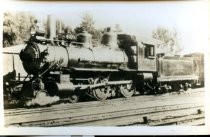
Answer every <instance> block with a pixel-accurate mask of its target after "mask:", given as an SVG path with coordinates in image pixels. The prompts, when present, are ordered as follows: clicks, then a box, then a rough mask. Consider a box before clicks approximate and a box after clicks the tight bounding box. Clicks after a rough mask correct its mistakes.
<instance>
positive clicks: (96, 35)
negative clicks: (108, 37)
mask: <svg viewBox="0 0 210 137" xmlns="http://www.w3.org/2000/svg"><path fill="white" fill-rule="evenodd" d="M94 25H95V21H94V19H93V16H92V15H91V14H89V13H88V12H86V13H84V14H83V16H82V21H81V23H80V26H79V27H76V28H75V29H74V31H75V33H76V34H78V33H81V32H83V31H84V30H85V31H87V32H88V33H90V34H91V35H92V38H93V43H97V42H96V41H100V39H101V36H102V30H100V29H96V28H95V26H94Z"/></svg>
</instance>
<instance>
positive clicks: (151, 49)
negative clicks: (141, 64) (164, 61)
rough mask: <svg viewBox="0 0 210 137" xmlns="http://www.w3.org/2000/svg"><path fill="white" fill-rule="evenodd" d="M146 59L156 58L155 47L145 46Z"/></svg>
mask: <svg viewBox="0 0 210 137" xmlns="http://www.w3.org/2000/svg"><path fill="white" fill-rule="evenodd" d="M145 58H155V47H154V45H147V44H146V45H145Z"/></svg>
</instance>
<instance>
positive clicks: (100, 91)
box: [20, 22, 198, 102]
mask: <svg viewBox="0 0 210 137" xmlns="http://www.w3.org/2000/svg"><path fill="white" fill-rule="evenodd" d="M54 24H55V23H54ZM48 26H49V34H50V35H49V36H48V38H47V39H40V38H38V34H37V33H34V35H33V36H32V37H31V38H30V39H29V41H28V42H27V45H26V47H25V48H24V49H23V50H22V51H21V53H20V59H21V60H22V64H23V67H24V69H25V70H26V72H27V73H28V77H29V79H30V80H29V81H25V82H24V84H23V87H22V93H23V96H24V98H33V97H37V96H39V95H41V94H43V93H44V94H47V95H50V96H54V95H58V96H60V97H63V98H67V99H68V100H69V101H70V102H76V101H78V99H79V97H81V96H83V95H88V96H90V97H92V98H95V99H97V100H105V99H107V98H114V97H119V96H123V97H131V96H132V95H134V94H138V93H140V94H143V93H145V92H147V93H156V92H163V91H169V90H172V89H185V90H186V89H187V88H188V87H191V86H192V85H194V84H195V83H196V81H197V79H198V78H197V76H196V75H195V73H194V64H193V60H192V58H181V57H176V58H167V57H157V55H156V52H155V48H156V47H155V44H154V43H152V42H148V41H137V40H136V38H135V36H132V35H128V34H118V35H117V34H115V33H114V32H112V31H111V30H110V29H108V30H107V32H105V33H104V35H103V36H102V41H101V43H100V44H98V45H94V44H92V36H91V35H90V34H88V33H87V32H86V31H84V32H82V33H80V34H78V35H77V39H76V41H73V42H71V43H70V44H69V43H66V42H65V41H62V40H57V39H55V37H56V36H55V28H54V27H55V25H54V27H53V23H51V22H49V25H48Z"/></svg>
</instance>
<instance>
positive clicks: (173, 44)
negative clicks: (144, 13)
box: [152, 27, 182, 55]
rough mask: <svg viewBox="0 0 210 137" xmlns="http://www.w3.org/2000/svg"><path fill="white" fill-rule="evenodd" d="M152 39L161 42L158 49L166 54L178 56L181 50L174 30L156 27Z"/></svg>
mask: <svg viewBox="0 0 210 137" xmlns="http://www.w3.org/2000/svg"><path fill="white" fill-rule="evenodd" d="M152 37H153V38H155V39H157V40H160V41H161V42H162V44H161V45H159V46H158V48H159V49H160V50H162V51H165V52H167V53H168V54H173V55H174V54H178V53H180V52H181V50H182V49H181V47H180V45H179V38H178V33H177V31H176V30H170V29H167V28H165V27H158V28H157V29H156V30H154V31H153V33H152Z"/></svg>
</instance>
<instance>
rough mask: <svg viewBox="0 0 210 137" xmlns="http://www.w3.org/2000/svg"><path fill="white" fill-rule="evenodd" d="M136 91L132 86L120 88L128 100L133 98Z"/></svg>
mask: <svg viewBox="0 0 210 137" xmlns="http://www.w3.org/2000/svg"><path fill="white" fill-rule="evenodd" d="M134 91H135V90H134V89H133V88H132V86H131V84H127V85H121V86H120V93H121V94H122V95H123V96H124V97H126V98H129V97H131V96H132V95H133V94H134Z"/></svg>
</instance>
